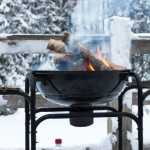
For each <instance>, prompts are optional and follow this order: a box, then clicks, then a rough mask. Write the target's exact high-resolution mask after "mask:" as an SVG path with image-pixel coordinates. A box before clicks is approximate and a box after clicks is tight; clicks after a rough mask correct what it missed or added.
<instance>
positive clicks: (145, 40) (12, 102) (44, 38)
mask: <svg viewBox="0 0 150 150" xmlns="http://www.w3.org/2000/svg"><path fill="white" fill-rule="evenodd" d="M61 37H62V36H61V35H9V36H7V37H4V36H3V37H0V47H1V51H0V53H12V54H13V53H18V52H19V53H27V54H32V53H45V52H46V51H45V50H46V47H47V43H48V40H49V39H50V38H54V39H58V40H59V39H61ZM139 37H140V38H139V39H133V40H132V41H131V49H130V51H131V55H132V54H135V53H137V54H139V53H142V54H150V36H149V37H148V36H146V37H145V36H140V35H139ZM102 38H103V39H104V40H106V41H107V42H108V43H109V42H110V37H109V36H103V37H102ZM39 42H40V43H41V44H38V43H39ZM36 44H38V46H37V47H35V46H36ZM18 46H20V48H19V49H18V48H17V47H18ZM3 48H6V49H3ZM145 84H146V86H148V88H149V87H150V82H149V81H146V82H145ZM3 99H4V100H8V102H7V103H6V104H5V105H2V106H0V107H1V108H4V107H11V108H13V107H14V108H16V107H17V108H19V107H24V102H23V99H22V98H20V97H18V96H12V95H11V96H3ZM135 99H136V93H133V103H132V105H136V103H135ZM145 104H148V105H150V102H149V101H146V102H145ZM110 105H111V106H116V102H115V101H114V102H112V103H111V104H110ZM38 106H40V107H45V106H46V107H47V106H48V107H55V104H53V103H50V102H47V101H46V100H44V99H43V98H42V97H41V96H39V95H37V107H38ZM124 109H125V110H126V111H127V112H131V111H132V110H131V109H129V108H128V107H126V106H124ZM124 122H125V124H124V125H123V129H124V130H123V137H124V139H123V145H124V147H125V148H124V149H128V150H130V149H131V145H130V141H129V140H127V133H126V130H128V131H131V127H132V121H131V120H129V119H127V118H125V119H124ZM108 132H112V123H111V122H109V123H108ZM114 149H116V147H115V146H114Z"/></svg>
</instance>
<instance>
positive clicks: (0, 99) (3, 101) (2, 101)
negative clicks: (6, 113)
mask: <svg viewBox="0 0 150 150" xmlns="http://www.w3.org/2000/svg"><path fill="white" fill-rule="evenodd" d="M6 104H7V100H4V99H3V96H2V95H0V106H3V105H6Z"/></svg>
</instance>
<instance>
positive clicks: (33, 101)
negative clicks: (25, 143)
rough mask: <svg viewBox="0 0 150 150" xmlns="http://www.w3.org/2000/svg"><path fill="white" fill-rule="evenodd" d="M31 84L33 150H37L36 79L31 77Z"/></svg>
mask: <svg viewBox="0 0 150 150" xmlns="http://www.w3.org/2000/svg"><path fill="white" fill-rule="evenodd" d="M30 84H31V107H30V109H31V110H30V112H31V150H36V127H35V103H36V97H35V77H34V76H33V75H31V78H30Z"/></svg>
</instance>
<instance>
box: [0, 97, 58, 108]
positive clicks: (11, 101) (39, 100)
mask: <svg viewBox="0 0 150 150" xmlns="http://www.w3.org/2000/svg"><path fill="white" fill-rule="evenodd" d="M2 98H3V100H4V101H6V104H5V105H0V108H24V106H25V105H24V97H22V96H18V95H5V96H2ZM59 106H60V105H58V104H55V103H52V102H49V101H47V100H46V99H44V98H43V97H42V96H41V95H39V94H37V95H36V107H50V108H53V107H59Z"/></svg>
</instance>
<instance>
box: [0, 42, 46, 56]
mask: <svg viewBox="0 0 150 150" xmlns="http://www.w3.org/2000/svg"><path fill="white" fill-rule="evenodd" d="M11 42H12V41H10V42H9V41H8V42H0V47H1V51H0V53H25V54H27V53H38V52H42V53H45V52H47V51H46V47H47V43H48V40H38V41H37V40H20V41H19V40H17V41H13V43H15V44H14V45H10V44H9V43H11Z"/></svg>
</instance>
